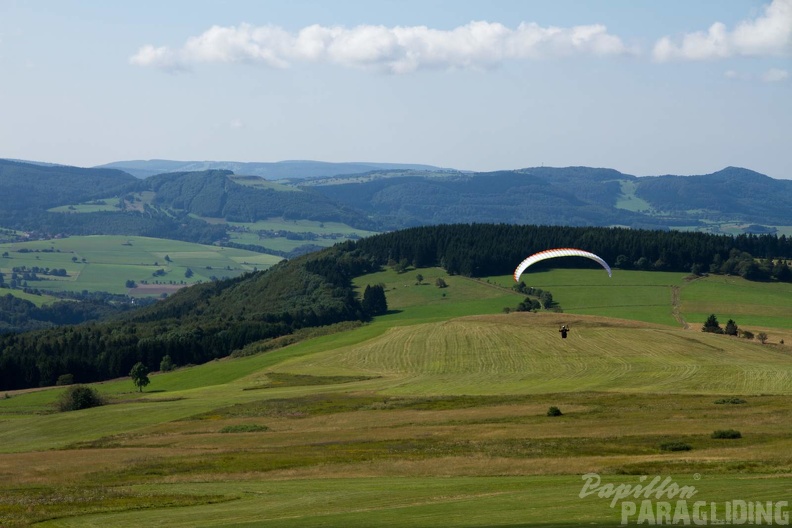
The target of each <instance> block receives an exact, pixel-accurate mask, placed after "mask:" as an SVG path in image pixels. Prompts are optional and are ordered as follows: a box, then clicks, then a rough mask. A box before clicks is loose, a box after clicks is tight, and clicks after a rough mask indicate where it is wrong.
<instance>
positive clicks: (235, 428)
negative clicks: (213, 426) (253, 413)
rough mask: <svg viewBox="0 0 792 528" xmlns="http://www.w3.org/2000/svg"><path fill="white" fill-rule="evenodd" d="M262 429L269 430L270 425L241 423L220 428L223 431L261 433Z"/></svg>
mask: <svg viewBox="0 0 792 528" xmlns="http://www.w3.org/2000/svg"><path fill="white" fill-rule="evenodd" d="M262 431H269V427H267V426H266V425H258V424H239V425H229V426H226V427H223V428H222V429H220V432H221V433H260V432H262Z"/></svg>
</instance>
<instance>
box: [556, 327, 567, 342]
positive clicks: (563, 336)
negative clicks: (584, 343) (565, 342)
mask: <svg viewBox="0 0 792 528" xmlns="http://www.w3.org/2000/svg"><path fill="white" fill-rule="evenodd" d="M558 331H559V332H561V339H566V336H567V333H569V327H568V326H567V325H561V328H559V329H558Z"/></svg>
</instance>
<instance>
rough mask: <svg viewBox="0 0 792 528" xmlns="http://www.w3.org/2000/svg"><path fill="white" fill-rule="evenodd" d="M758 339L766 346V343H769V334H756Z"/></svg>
mask: <svg viewBox="0 0 792 528" xmlns="http://www.w3.org/2000/svg"><path fill="white" fill-rule="evenodd" d="M756 339H758V340H759V342H760V343H762V344H763V345H764V344H765V343H767V334H766V333H764V332H759V333H758V334H756Z"/></svg>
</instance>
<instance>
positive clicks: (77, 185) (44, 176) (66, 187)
mask: <svg viewBox="0 0 792 528" xmlns="http://www.w3.org/2000/svg"><path fill="white" fill-rule="evenodd" d="M135 181H136V179H135V177H134V176H132V175H130V174H127V173H125V172H122V171H120V170H115V169H82V168H78V167H67V166H63V165H34V164H30V163H21V162H15V161H8V160H2V159H0V196H2V205H0V213H2V212H7V211H20V210H25V209H31V208H32V209H47V208H49V207H54V206H56V205H61V204H64V203H79V202H82V201H86V200H90V199H92V198H100V197H105V196H113V195H115V194H118V193H119V192H121V191H122V190H123V189H124V188H126V187H127V186H128V185H130V184H132V183H134V182H135Z"/></svg>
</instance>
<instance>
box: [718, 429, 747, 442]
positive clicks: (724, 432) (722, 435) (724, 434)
mask: <svg viewBox="0 0 792 528" xmlns="http://www.w3.org/2000/svg"><path fill="white" fill-rule="evenodd" d="M712 438H718V439H723V440H734V439H736V438H742V434H740V431H735V430H734V429H718V430H717V431H715V432H713V433H712Z"/></svg>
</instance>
